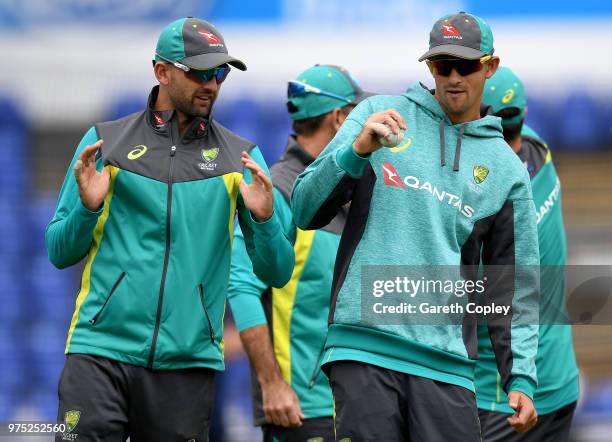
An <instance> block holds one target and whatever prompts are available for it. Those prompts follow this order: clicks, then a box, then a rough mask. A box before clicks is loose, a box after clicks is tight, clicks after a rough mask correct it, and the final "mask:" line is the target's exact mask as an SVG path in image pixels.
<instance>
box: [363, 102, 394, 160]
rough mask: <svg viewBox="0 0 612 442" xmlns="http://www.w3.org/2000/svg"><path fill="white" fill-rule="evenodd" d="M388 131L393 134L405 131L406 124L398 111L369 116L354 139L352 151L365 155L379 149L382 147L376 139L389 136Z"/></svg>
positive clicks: (390, 110) (391, 110) (387, 111)
mask: <svg viewBox="0 0 612 442" xmlns="http://www.w3.org/2000/svg"><path fill="white" fill-rule="evenodd" d="M389 130H391V132H392V133H394V134H398V133H399V132H400V131H405V130H406V122H405V121H404V118H402V116H401V115H400V114H399V112H398V111H396V110H394V109H387V110H386V111H383V112H376V113H374V114H372V115H370V118H368V119H367V121H366V122H365V124H364V125H363V128H362V129H361V132H360V133H359V135H358V136H357V138H356V139H355V142H354V143H353V149H354V150H355V152H356V153H357V154H358V155H367V154H369V153H372V152H374V151H376V150H378V149H380V148H381V147H382V145H381V144H380V141H379V140H378V138H379V137H383V138H384V137H387V136H389Z"/></svg>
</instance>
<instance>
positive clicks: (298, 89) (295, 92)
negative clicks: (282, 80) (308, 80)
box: [287, 81, 306, 97]
mask: <svg viewBox="0 0 612 442" xmlns="http://www.w3.org/2000/svg"><path fill="white" fill-rule="evenodd" d="M305 93H306V92H305V88H304V86H303V85H301V84H300V83H296V82H294V81H290V82H289V83H288V84H287V95H288V96H289V97H297V96H300V95H304V94H305Z"/></svg>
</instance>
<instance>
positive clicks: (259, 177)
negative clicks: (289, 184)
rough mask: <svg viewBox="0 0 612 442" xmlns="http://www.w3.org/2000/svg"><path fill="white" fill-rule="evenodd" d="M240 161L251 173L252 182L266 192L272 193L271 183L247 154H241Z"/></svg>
mask: <svg viewBox="0 0 612 442" xmlns="http://www.w3.org/2000/svg"><path fill="white" fill-rule="evenodd" d="M241 161H242V163H243V164H244V166H245V167H246V168H247V169H249V170H250V171H251V175H252V176H253V182H256V183H257V184H259V185H262V186H263V187H264V188H265V189H266V190H267V191H272V182H271V181H270V179H269V178H268V175H266V173H265V172H264V171H263V169H262V168H261V166H260V165H259V164H257V163H256V162H255V161H254V160H253V159H252V158H251V156H250V155H249V154H248V153H246V152H242V158H241Z"/></svg>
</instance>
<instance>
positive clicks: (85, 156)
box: [79, 140, 104, 167]
mask: <svg viewBox="0 0 612 442" xmlns="http://www.w3.org/2000/svg"><path fill="white" fill-rule="evenodd" d="M102 144H104V140H98V141H96V142H95V143H94V144H92V145H90V146H87V147H86V148H85V149H83V152H81V155H79V160H82V161H83V163H84V164H85V167H87V166H88V165H89V164H90V163H91V162H94V161H95V158H96V152H97V151H98V149H100V147H102Z"/></svg>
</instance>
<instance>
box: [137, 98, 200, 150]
mask: <svg viewBox="0 0 612 442" xmlns="http://www.w3.org/2000/svg"><path fill="white" fill-rule="evenodd" d="M158 94H159V86H155V87H154V88H153V89H151V93H150V94H149V99H148V100H147V109H146V116H147V123H148V124H149V126H151V127H152V128H153V130H154V131H155V132H158V133H163V134H167V133H169V132H170V123H171V121H172V120H173V118H175V116H176V111H175V110H174V109H170V110H164V111H158V110H155V102H156V101H157V96H158ZM209 125H210V120H209V119H208V118H202V117H195V118H194V119H193V121H192V122H191V123H190V124H189V126H188V127H187V130H185V133H184V134H183V136H182V139H181V141H183V142H189V141H191V140H195V139H199V138H203V137H204V136H205V135H206V134H207V133H208V127H209Z"/></svg>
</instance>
